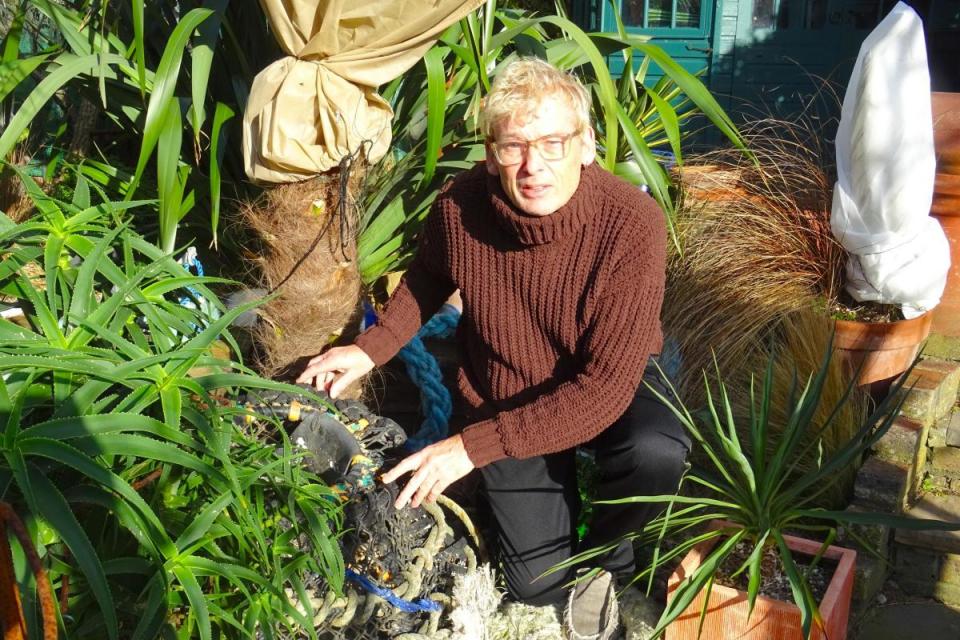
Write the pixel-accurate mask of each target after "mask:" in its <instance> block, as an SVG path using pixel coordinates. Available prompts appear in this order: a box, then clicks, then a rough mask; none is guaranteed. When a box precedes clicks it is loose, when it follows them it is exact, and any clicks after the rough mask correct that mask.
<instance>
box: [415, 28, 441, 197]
mask: <svg viewBox="0 0 960 640" xmlns="http://www.w3.org/2000/svg"><path fill="white" fill-rule="evenodd" d="M446 53H447V49H444V48H442V47H431V48H430V49H429V50H428V51H427V53H426V55H424V57H423V64H424V67H425V68H426V71H427V146H426V149H425V150H424V165H423V177H422V178H421V183H423V182H429V181H430V180H432V179H433V175H434V173H435V172H436V169H437V159H438V158H439V157H440V138H441V135H442V134H443V124H444V118H445V114H446V110H447V95H446V85H445V83H446V77H445V73H444V68H443V57H444V56H445V55H446Z"/></svg>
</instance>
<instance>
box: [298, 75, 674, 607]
mask: <svg viewBox="0 0 960 640" xmlns="http://www.w3.org/2000/svg"><path fill="white" fill-rule="evenodd" d="M589 108H590V103H589V97H588V95H587V92H586V90H585V89H584V88H583V87H582V86H581V85H580V83H579V82H578V81H577V80H576V79H575V78H574V77H572V76H570V75H568V74H565V73H562V72H560V71H558V70H557V69H555V68H554V67H552V66H551V65H549V64H548V63H546V62H543V61H541V60H537V59H522V60H519V61H516V62H514V63H512V64H510V65H509V66H507V67H506V68H505V69H503V70H502V71H501V72H500V73H499V74H498V75H497V77H496V80H495V82H494V84H493V87H492V88H491V91H490V94H489V95H488V96H487V98H486V100H485V101H484V105H483V109H482V113H481V129H482V131H483V134H484V135H485V136H486V140H487V142H486V162H485V164H484V165H478V166H477V167H475V168H474V169H472V170H469V171H467V172H465V173H464V174H462V175H460V176H459V177H458V178H457V179H455V180H453V181H452V182H451V183H450V184H448V185H447V187H446V188H445V189H444V190H443V192H442V193H441V194H440V195H439V196H438V198H437V200H436V202H435V204H434V206H433V210H432V211H431V214H430V216H429V217H428V219H427V222H426V223H425V226H424V229H423V232H422V235H421V244H420V248H419V251H418V253H417V256H416V258H415V259H414V261H413V263H412V264H411V266H410V269H409V270H408V271H407V273H406V275H405V276H404V278H403V280H402V281H401V283H400V285H399V287H398V288H397V290H396V291H395V292H394V294H393V295H392V296H391V298H390V300H389V302H388V303H387V305H386V306H385V308H384V310H383V313H382V314H381V317H380V321H379V323H378V324H377V325H376V326H375V327H372V328H371V329H369V330H368V331H366V332H365V333H364V334H362V335H361V336H360V337H359V338H358V339H357V340H356V343H355V344H354V345H352V346H349V347H343V348H336V349H331V350H330V351H328V352H326V353H324V354H322V355H320V356H317V357H316V358H314V359H313V360H311V361H310V363H309V365H308V366H307V368H306V369H305V370H304V372H303V374H302V375H301V376H300V381H301V382H312V383H314V384H315V385H316V386H317V387H318V388H325V389H328V390H329V392H330V395H331V396H334V397H335V396H336V395H337V394H338V393H340V392H341V391H342V390H343V389H344V388H345V387H346V385H348V384H349V383H350V382H352V381H354V380H356V379H357V378H359V377H360V376H362V375H364V374H365V373H367V372H368V371H370V370H371V369H372V368H373V367H374V366H375V365H381V364H383V363H384V362H386V361H387V360H388V359H390V358H391V357H392V356H393V355H394V354H395V353H396V352H397V351H398V350H399V349H400V347H402V346H403V345H404V344H405V343H406V342H407V340H409V339H410V338H411V337H412V336H413V335H414V333H415V332H416V331H417V329H418V328H419V327H420V326H421V324H422V323H423V322H425V321H427V320H428V319H429V318H430V317H431V315H432V314H433V313H434V312H435V311H436V310H437V309H439V307H440V306H441V304H442V303H443V302H444V300H445V299H446V298H447V297H448V296H449V295H450V294H451V293H452V292H453V291H454V290H456V289H459V290H460V294H461V297H462V299H463V315H462V317H461V320H460V326H459V328H458V332H457V338H458V340H459V341H460V344H461V346H462V352H463V366H462V368H461V370H460V372H459V386H460V389H461V391H462V393H463V396H464V399H465V401H466V405H467V407H468V411H467V413H468V415H467V417H468V419H469V424H468V425H467V426H466V427H465V428H464V429H463V430H462V431H461V432H460V433H457V434H456V435H453V436H451V437H449V438H447V439H445V440H442V441H441V442H438V443H436V444H434V445H432V446H430V447H427V448H425V449H423V450H421V451H420V452H418V453H416V454H413V455H411V456H409V457H407V458H405V459H404V460H402V461H401V462H400V463H399V464H398V465H397V466H396V467H394V468H393V469H392V470H390V471H389V472H388V473H386V474H384V476H383V480H384V482H393V481H394V480H397V479H398V478H400V477H401V476H402V475H403V474H405V473H408V472H409V473H412V476H411V477H410V479H409V480H408V481H407V483H406V485H405V487H404V488H403V490H402V491H401V492H400V494H399V496H398V498H397V501H396V507H397V508H401V507H403V506H405V505H407V504H410V505H411V506H414V507H416V506H418V505H419V504H420V503H421V502H424V501H432V500H435V499H436V498H437V496H439V495H440V494H441V493H442V492H443V491H444V489H446V488H447V487H448V486H449V485H450V484H451V483H453V482H455V481H456V480H458V479H460V478H462V477H463V476H465V475H467V474H468V473H470V472H471V471H472V470H473V469H475V468H476V469H479V470H480V474H481V476H482V479H483V483H484V486H485V488H486V493H487V495H488V497H489V501H490V505H491V508H492V510H493V513H494V516H495V520H496V525H497V530H498V531H497V533H498V541H499V543H500V549H501V552H502V560H503V569H504V574H505V578H506V582H507V585H508V588H509V591H510V594H511V595H512V596H513V597H514V598H515V599H517V600H521V601H524V602H527V603H530V604H537V605H542V604H548V603H559V602H560V601H561V600H562V599H563V598H564V596H565V589H564V586H563V585H564V584H565V583H567V582H568V581H569V580H570V579H571V574H570V573H569V572H567V573H564V572H557V573H555V574H551V575H550V576H546V577H540V578H539V579H538V576H540V575H541V574H542V573H543V572H544V571H546V570H547V569H549V568H550V567H551V566H553V565H555V564H556V563H558V562H560V561H563V560H565V559H567V558H569V557H570V556H571V555H572V554H573V553H575V552H576V550H577V548H578V544H577V535H576V529H575V528H576V524H577V514H578V512H579V508H580V504H579V495H578V492H577V486H576V469H575V464H574V454H575V449H576V447H578V446H583V447H586V448H589V449H591V450H592V451H593V452H594V455H595V459H596V463H597V467H598V470H599V476H600V477H599V479H598V484H597V498H598V499H611V498H618V497H627V496H632V495H639V494H646V495H654V494H663V493H673V492H674V491H675V490H676V488H677V483H678V482H679V479H680V476H681V474H682V470H683V468H684V461H685V457H686V453H687V450H688V448H689V440H687V438H686V436H685V435H684V433H683V430H682V428H681V427H680V425H679V423H678V422H677V421H676V420H675V419H674V418H673V416H672V415H671V414H670V413H669V411H668V410H667V409H666V408H665V407H663V406H662V405H661V404H660V403H659V402H657V401H656V399H655V398H654V397H653V395H652V394H650V392H649V391H648V390H647V389H646V388H645V387H643V386H642V385H641V384H640V383H641V379H642V378H643V376H644V370H645V367H646V365H647V362H648V359H649V357H650V356H651V355H653V354H656V353H658V352H659V350H660V347H661V342H662V335H661V329H660V321H659V316H660V305H661V301H662V297H663V289H664V270H665V253H666V249H665V246H666V231H665V225H664V219H663V213H662V212H661V211H660V209H659V208H658V207H657V205H656V204H655V202H654V201H653V199H652V198H650V197H649V196H648V195H647V194H645V193H644V192H642V191H641V190H640V189H638V188H636V187H634V186H632V185H630V184H628V183H626V182H624V181H622V180H620V179H618V178H616V177H614V176H612V175H610V174H609V173H607V172H605V171H604V170H603V169H601V168H599V167H598V166H597V165H595V164H594V158H595V156H596V143H595V139H594V132H593V129H592V128H591V126H590V123H589ZM648 380H652V382H653V384H660V382H659V381H658V379H657V378H656V376H655V375H648ZM656 511H657V509H655V508H652V507H644V506H639V505H623V506H600V507H598V508H597V510H596V512H595V517H594V520H593V523H592V525H591V533H590V535H589V536H588V538H587V539H586V540H584V541H583V543H582V548H590V547H591V546H597V545H599V544H604V543H609V542H611V541H614V540H616V539H617V538H618V537H619V536H620V535H622V534H623V533H626V532H628V531H636V530H639V529H640V528H642V527H643V525H644V524H645V523H646V522H648V521H649V519H650V518H652V517H653V515H655V512H656ZM603 564H604V567H605V568H606V569H608V570H609V571H614V572H624V573H627V572H630V571H632V569H633V552H632V549H631V548H630V545H629V544H627V543H623V544H621V545H620V546H619V547H618V548H617V549H616V551H615V552H614V553H612V554H610V555H609V557H607V558H606V559H605V560H604V562H603Z"/></svg>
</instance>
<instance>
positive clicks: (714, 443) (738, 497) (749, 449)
mask: <svg viewBox="0 0 960 640" xmlns="http://www.w3.org/2000/svg"><path fill="white" fill-rule="evenodd" d="M832 350H833V347H832V344H831V345H828V347H827V350H826V354H825V355H824V356H823V359H822V361H821V364H820V366H819V368H818V369H817V371H816V372H814V373H813V374H811V375H810V377H809V378H808V379H807V380H806V382H805V383H804V384H803V385H800V384H795V385H794V388H793V390H792V392H791V393H790V394H789V398H788V400H787V404H788V407H787V413H788V415H789V421H788V423H787V425H786V426H785V428H784V430H783V432H782V433H781V434H779V435H778V436H777V438H778V439H777V440H776V441H775V442H774V443H773V445H774V446H773V448H772V452H770V451H771V449H770V446H769V445H768V442H767V441H768V439H769V438H770V437H772V435H773V434H772V432H771V428H770V416H771V414H772V413H773V411H774V409H775V407H773V406H772V402H773V398H774V395H773V390H774V384H773V371H774V367H775V363H774V362H773V360H772V359H771V360H770V361H769V364H768V367H767V370H766V374H765V375H764V377H763V379H762V381H761V383H760V386H759V388H756V386H755V385H754V384H751V386H750V389H749V396H750V406H751V411H750V415H749V417H748V419H747V420H748V428H747V429H743V428H742V427H741V426H740V425H738V424H737V420H736V418H735V417H734V416H735V414H734V410H733V401H734V399H733V398H730V397H729V396H728V393H727V388H726V385H725V384H724V382H723V379H722V376H721V375H720V373H719V371H718V372H717V375H716V378H717V380H716V386H715V388H714V389H713V390H711V387H712V386H713V385H712V384H711V382H710V379H709V377H708V376H707V375H706V374H705V375H704V380H705V386H706V392H707V403H706V404H707V406H706V408H705V409H703V410H701V411H691V410H689V409H688V408H687V407H686V406H684V404H683V403H682V402H681V401H680V399H679V396H678V395H677V393H676V391H675V390H674V389H673V388H672V387H670V390H671V393H672V395H673V397H672V398H667V397H665V396H663V395H662V394H661V393H659V392H658V391H657V390H656V389H652V388H651V391H652V392H653V393H654V394H655V395H656V396H657V397H658V398H660V400H661V401H662V402H663V403H664V404H665V405H666V406H668V407H669V408H670V410H671V411H672V412H673V413H674V415H675V416H676V417H677V419H678V420H680V422H681V423H682V424H683V426H684V427H685V428H686V430H687V431H688V433H689V434H690V436H691V438H692V439H693V441H694V442H695V446H697V447H699V448H700V449H701V450H702V453H703V454H705V458H706V459H707V460H708V461H709V462H708V463H707V465H705V466H704V467H701V468H694V469H692V470H691V471H690V472H688V473H687V474H686V475H685V476H684V479H683V481H682V482H683V483H685V484H690V485H694V491H691V492H683V493H694V492H695V493H696V494H697V495H680V494H678V495H659V496H636V497H630V498H626V499H623V500H617V501H613V502H618V503H627V502H633V503H661V504H663V505H665V506H666V507H667V508H666V511H665V513H664V514H663V515H662V516H660V517H659V518H657V519H655V520H654V521H653V522H651V523H650V524H649V525H648V526H647V527H646V528H645V530H644V531H639V532H635V533H633V534H630V535H629V536H628V538H630V539H639V540H641V541H643V542H648V543H651V544H653V545H654V555H653V560H652V562H651V564H650V566H648V567H647V568H645V569H644V570H643V571H642V572H641V573H640V574H638V575H637V576H636V579H637V580H642V579H644V578H646V579H647V580H648V589H649V588H650V584H652V577H653V573H654V572H655V571H656V570H657V569H658V568H659V567H660V566H662V565H664V564H665V563H670V562H672V561H676V560H679V559H680V558H682V557H683V556H684V555H685V554H686V553H687V552H688V551H689V550H691V549H692V548H693V547H695V546H697V545H699V544H700V543H703V542H705V541H710V540H718V541H719V542H718V543H717V544H716V545H715V546H714V547H713V549H712V550H711V551H710V553H709V555H707V556H706V557H705V558H704V560H703V562H702V564H701V565H700V566H699V567H698V568H697V569H696V570H695V571H693V572H692V573H691V574H690V575H689V576H687V577H685V578H684V579H683V580H682V581H681V582H680V583H679V585H678V586H677V588H676V590H675V591H674V592H673V596H672V598H671V600H670V602H669V603H668V604H667V607H666V609H665V610H664V612H663V615H662V616H661V618H660V620H659V622H658V624H657V626H656V629H655V630H654V633H653V636H652V637H658V636H659V635H660V634H662V633H663V632H664V631H665V629H666V627H667V626H668V625H669V624H670V623H671V622H673V621H674V620H675V619H676V618H677V617H678V616H680V615H681V614H682V613H684V611H686V610H687V608H688V607H689V606H690V604H691V603H692V602H693V601H694V599H695V598H696V597H697V595H698V594H699V593H700V592H701V591H703V590H704V589H705V590H706V591H707V594H708V597H709V592H710V589H711V588H712V586H713V584H714V581H715V580H716V578H717V572H718V569H719V568H720V566H721V565H722V564H723V562H724V560H725V559H726V558H727V557H729V556H730V555H731V553H732V552H733V551H734V548H735V547H737V545H738V544H740V543H744V544H746V545H747V549H748V557H747V559H746V560H745V561H744V562H743V563H742V565H741V566H739V567H737V568H736V569H735V571H734V575H739V574H741V573H744V572H745V573H746V575H747V577H748V585H749V586H748V591H747V593H748V599H749V604H750V610H751V611H752V610H753V606H754V603H755V602H756V599H757V595H758V593H759V590H760V585H761V560H762V558H763V552H764V550H765V549H767V548H768V547H773V548H774V549H776V551H777V552H778V554H779V558H780V561H781V563H782V565H783V569H784V572H785V574H786V578H787V580H788V581H789V583H790V587H791V590H792V593H793V597H794V600H795V602H796V604H797V606H798V607H799V608H800V612H801V623H802V630H803V635H804V637H806V638H809V637H810V634H811V632H812V629H813V628H814V626H815V625H820V623H821V619H820V615H819V611H818V608H817V602H816V601H815V599H814V596H813V594H812V592H811V589H810V587H809V585H808V583H807V579H806V573H805V572H804V571H803V570H801V569H800V568H799V567H798V565H797V562H796V561H795V560H794V558H793V556H792V554H791V552H790V550H789V548H788V547H787V543H786V541H785V539H784V533H785V532H789V531H811V532H815V533H818V534H822V536H823V538H824V541H823V544H822V547H821V549H820V552H819V553H818V555H817V556H815V557H814V559H813V564H814V565H815V564H816V563H817V562H818V561H819V559H820V557H821V554H822V553H823V552H824V551H825V550H826V548H827V547H828V546H829V545H830V544H831V543H832V542H833V540H834V539H835V536H836V529H837V526H838V525H839V524H852V525H867V524H880V525H884V526H888V527H892V528H901V529H941V530H951V531H952V530H960V522H943V521H938V520H922V519H915V518H908V517H903V516H895V515H891V514H886V513H861V512H849V511H833V510H827V509H821V508H817V507H815V506H813V505H814V504H815V501H816V499H817V497H818V496H819V495H820V494H822V493H823V492H825V491H828V490H829V489H830V487H831V486H832V485H833V484H834V483H835V482H836V481H837V479H838V478H839V477H840V474H839V472H840V471H842V470H844V469H846V468H848V467H850V466H854V465H858V464H859V463H860V460H861V458H862V457H863V455H864V454H865V453H866V452H867V451H868V450H869V449H870V448H871V447H872V446H873V445H874V444H875V443H876V442H877V441H878V440H879V439H880V438H881V437H883V435H884V434H885V433H886V432H887V430H888V429H889V428H890V426H891V425H892V424H893V422H894V420H895V419H896V418H897V416H898V415H899V411H900V406H901V405H902V403H903V400H904V397H905V393H904V389H903V384H904V380H906V376H903V377H901V378H900V379H899V381H898V382H897V383H896V384H895V385H894V387H893V389H892V391H891V393H890V395H888V396H887V397H886V398H885V399H884V400H883V401H882V402H880V403H878V404H877V406H876V408H875V409H874V411H873V412H872V413H871V414H870V416H869V417H868V418H867V419H866V421H865V422H864V423H863V424H862V425H860V426H859V428H858V429H857V430H856V433H855V434H854V435H853V437H851V438H850V439H849V440H848V441H847V442H845V443H842V444H841V445H840V446H838V447H837V448H836V449H835V450H834V451H832V452H830V453H822V455H821V456H819V457H818V464H817V465H816V467H815V468H812V469H805V468H804V466H803V463H802V461H803V460H807V459H809V458H810V457H811V454H816V452H817V451H818V450H822V443H821V442H820V440H821V438H822V436H823V435H824V434H825V433H826V432H827V431H828V430H829V429H830V428H831V424H832V421H833V420H834V419H835V418H836V417H837V416H838V415H839V414H840V413H841V410H842V408H843V405H844V403H845V402H846V397H844V398H841V399H840V400H839V401H838V402H837V403H836V405H834V406H833V407H832V409H831V411H830V414H829V416H828V417H827V419H826V421H825V422H824V423H823V424H822V425H821V426H820V427H819V428H815V427H813V426H812V425H813V417H814V415H815V414H816V413H817V411H818V409H819V408H820V403H821V399H822V396H821V393H822V390H823V387H824V384H825V382H826V379H827V376H828V372H829V369H830V360H831V353H832ZM853 385H854V383H853V382H851V383H850V385H849V386H848V389H847V391H848V393H849V392H850V391H852V390H853ZM743 433H747V434H749V435H748V436H746V437H745V436H743V435H741V434H743ZM768 452H769V453H768ZM814 457H817V456H814ZM715 520H722V521H727V522H729V523H731V524H730V525H729V526H723V527H720V528H708V529H706V530H704V528H705V527H706V526H707V525H708V524H709V523H711V522H712V521H715ZM665 539H669V540H672V541H673V542H675V543H676V544H675V546H673V547H672V548H670V549H669V550H667V551H664V550H663V548H662V543H663V541H664V540H665ZM611 548H613V546H612V545H611V546H608V547H602V548H597V549H592V550H590V551H587V552H584V553H583V554H580V555H579V556H577V557H576V558H573V559H572V560H571V561H570V563H576V562H581V561H583V560H587V559H589V558H593V557H596V556H598V555H600V554H603V553H606V552H607V551H609V549H611ZM570 563H568V564H570ZM706 602H707V599H706V598H705V599H704V609H703V610H702V611H701V615H704V614H705V612H706V609H705V607H706Z"/></svg>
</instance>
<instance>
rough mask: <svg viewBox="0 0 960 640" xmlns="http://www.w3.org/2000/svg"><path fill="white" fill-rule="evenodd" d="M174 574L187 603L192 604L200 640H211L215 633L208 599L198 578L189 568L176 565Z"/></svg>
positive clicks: (191, 607)
mask: <svg viewBox="0 0 960 640" xmlns="http://www.w3.org/2000/svg"><path fill="white" fill-rule="evenodd" d="M171 568H172V570H173V573H174V575H175V576H177V582H179V583H180V586H181V587H182V588H183V592H184V594H185V595H186V596H187V601H188V602H189V603H190V610H191V613H192V614H193V615H194V616H196V619H197V631H198V632H199V635H200V640H211V639H212V638H213V633H212V631H211V627H210V612H209V611H208V610H207V599H206V598H205V597H204V596H203V590H202V589H201V588H200V583H199V582H197V577H196V576H195V575H193V571H191V570H190V568H189V567H186V566H184V565H182V564H179V563H175V564H174V565H173V566H172V567H171Z"/></svg>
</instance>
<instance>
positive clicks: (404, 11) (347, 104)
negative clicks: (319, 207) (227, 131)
mask: <svg viewBox="0 0 960 640" xmlns="http://www.w3.org/2000/svg"><path fill="white" fill-rule="evenodd" d="M482 2H483V0H469V1H467V2H464V1H463V0H260V5H261V6H262V7H263V10H264V13H266V15H267V18H268V19H269V22H270V29H271V31H272V32H273V34H274V35H275V36H276V38H277V41H278V42H279V43H280V45H281V46H282V47H283V50H284V51H285V52H286V53H287V54H288V55H287V57H286V58H282V59H280V60H278V61H276V62H274V63H273V64H271V65H270V66H268V67H267V68H266V69H264V70H263V71H261V72H260V73H259V74H257V77H256V78H254V81H253V86H252V87H251V89H250V97H249V98H248V99H247V107H246V111H245V112H244V116H243V158H244V168H245V169H246V172H247V176H248V177H249V178H250V179H251V180H255V181H257V182H272V183H283V182H298V181H300V180H305V179H307V178H312V177H314V176H316V175H318V174H320V173H323V172H324V171H327V170H328V169H331V168H333V167H335V166H337V165H338V164H339V162H340V159H341V158H343V157H344V156H347V155H349V154H352V153H355V152H356V151H357V150H358V149H359V148H360V146H361V145H364V146H365V147H366V148H365V153H366V156H367V160H368V161H370V162H376V161H378V160H379V159H380V158H382V157H383V155H384V154H385V153H386V152H387V149H388V148H389V146H390V138H391V134H390V121H391V119H392V118H393V111H392V110H391V109H390V105H389V104H387V102H386V100H384V99H383V98H382V97H380V95H378V94H377V87H379V86H380V85H382V84H385V83H387V82H390V81H391V80H393V79H394V78H396V77H398V76H399V75H400V74H402V73H403V72H404V71H406V70H407V69H409V68H410V67H412V66H413V65H414V64H416V63H417V61H418V60H420V58H422V57H423V55H424V54H425V53H426V52H427V49H429V48H430V47H431V45H433V43H434V42H435V41H436V39H437V38H439V37H440V35H441V34H442V33H443V31H444V29H446V28H447V27H448V26H450V25H451V24H453V23H454V22H456V21H457V20H459V19H460V18H462V17H464V16H465V15H467V14H468V13H470V12H471V11H473V10H474V9H476V8H477V7H478V6H480V4H482Z"/></svg>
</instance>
